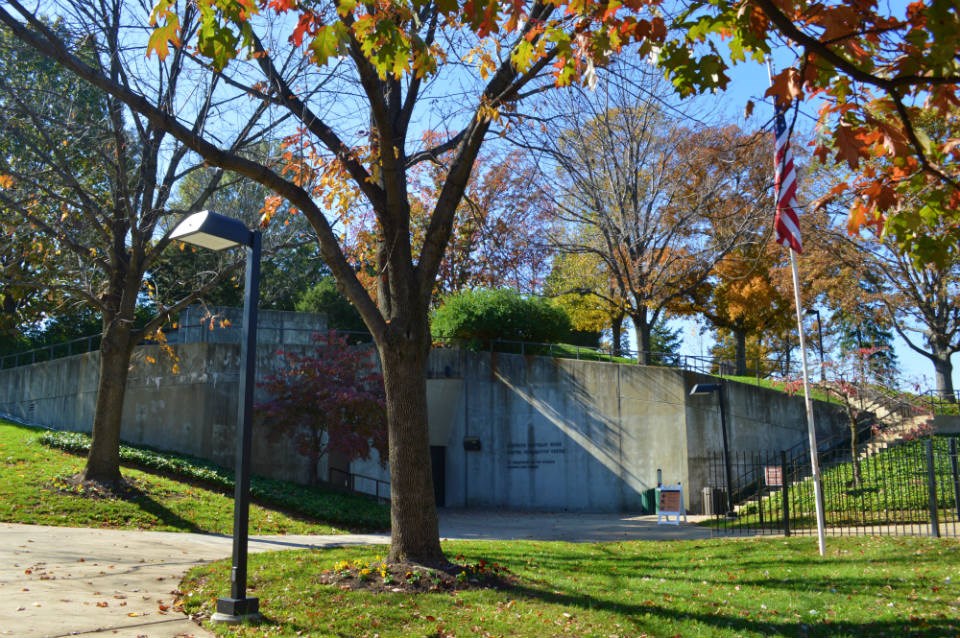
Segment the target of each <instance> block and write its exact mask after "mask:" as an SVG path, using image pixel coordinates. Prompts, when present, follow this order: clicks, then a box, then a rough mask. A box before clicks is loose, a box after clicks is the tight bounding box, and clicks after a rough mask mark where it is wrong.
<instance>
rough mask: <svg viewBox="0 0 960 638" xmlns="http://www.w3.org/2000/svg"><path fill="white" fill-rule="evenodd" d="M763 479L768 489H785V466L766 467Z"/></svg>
mask: <svg viewBox="0 0 960 638" xmlns="http://www.w3.org/2000/svg"><path fill="white" fill-rule="evenodd" d="M763 478H764V481H765V482H766V484H767V487H783V466H782V465H764V466H763Z"/></svg>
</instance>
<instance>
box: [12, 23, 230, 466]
mask: <svg viewBox="0 0 960 638" xmlns="http://www.w3.org/2000/svg"><path fill="white" fill-rule="evenodd" d="M98 7H99V8H94V7H93V6H89V7H88V6H84V7H82V8H81V10H82V11H83V15H84V16H85V17H87V18H89V19H91V20H92V19H93V18H94V17H95V16H96V17H97V18H99V19H101V21H100V22H98V24H97V28H96V29H89V30H82V31H78V30H75V29H73V28H71V25H69V24H67V23H66V22H65V21H61V22H58V23H57V24H56V25H55V26H51V25H48V24H47V23H45V22H42V21H40V20H39V19H35V20H36V22H35V25H36V27H37V28H39V29H41V30H43V31H44V32H45V33H47V34H48V36H49V37H51V38H55V39H57V40H58V41H59V42H61V44H62V46H64V47H69V48H72V50H73V53H72V54H71V55H73V56H74V59H75V60H77V62H78V63H81V64H83V65H85V67H86V68H89V69H90V70H91V71H92V72H95V73H97V74H98V75H100V76H102V77H104V78H110V81H111V82H113V83H115V84H116V85H117V86H119V87H123V88H124V90H127V91H132V90H134V89H135V88H140V89H142V90H143V91H144V93H143V94H142V96H141V99H143V100H144V101H145V102H146V103H148V104H152V105H154V108H158V109H161V108H162V109H166V108H169V107H170V105H172V104H174V103H175V102H176V99H177V95H178V91H179V90H180V88H181V85H180V81H181V80H183V79H184V78H183V76H182V75H181V71H182V70H183V64H184V61H185V60H186V58H187V56H186V52H181V51H177V52H176V53H175V54H174V55H172V56H171V57H169V58H168V59H167V61H166V62H165V63H159V62H155V63H154V64H153V65H152V66H150V67H149V68H139V69H138V74H143V78H142V79H144V80H147V79H148V78H152V80H153V83H152V87H151V83H150V82H144V84H142V85H141V84H140V82H139V81H140V78H138V77H134V76H133V75H131V74H129V73H128V71H129V69H127V68H126V67H125V66H124V64H125V62H126V61H128V60H129V58H127V57H126V56H127V52H126V51H124V50H123V49H122V48H121V43H123V42H124V41H125V39H126V37H127V32H126V31H125V30H124V29H123V28H122V27H121V25H120V24H119V23H118V21H117V19H116V17H117V15H116V13H118V12H119V7H118V6H114V7H113V9H114V10H115V12H114V13H111V12H110V11H107V12H106V13H103V14H101V13H99V11H100V10H107V9H109V8H110V7H108V6H107V5H98ZM195 16H196V11H195V10H193V9H191V10H188V11H186V12H185V14H184V20H185V24H187V25H191V26H190V28H193V26H194V25H195V21H194V17H195ZM74 26H75V25H74ZM77 33H81V34H82V35H81V36H77V35H75V34H77ZM0 38H2V46H3V48H2V51H0V144H3V145H6V146H8V152H2V153H0V224H2V227H3V231H4V235H5V236H7V237H9V238H10V241H8V242H4V244H3V248H2V250H3V252H4V253H5V254H4V256H3V259H2V263H3V264H4V270H3V272H2V273H0V275H2V276H4V277H5V278H6V279H7V282H8V283H13V284H15V285H18V286H24V287H32V288H36V289H40V290H45V291H49V294H53V295H56V296H57V297H59V298H62V299H70V300H73V301H74V302H79V303H82V304H84V305H86V306H87V307H89V309H91V310H92V311H93V312H94V313H95V314H96V315H99V317H100V320H101V326H102V331H103V336H102V339H101V344H100V375H99V380H98V386H97V399H96V407H95V412H94V420H93V432H92V434H93V438H92V442H91V447H90V452H89V455H88V457H87V463H86V468H85V470H84V473H83V478H84V479H85V480H91V481H98V482H105V483H106V482H116V481H119V480H121V479H122V477H121V475H120V463H119V441H120V426H121V417H122V410H123V398H124V393H125V390H126V381H127V375H128V371H129V369H130V356H131V353H132V350H133V347H134V346H135V345H136V344H137V343H138V342H140V341H141V340H142V339H143V338H144V337H145V336H146V335H149V334H151V333H154V332H155V331H156V330H157V329H158V328H159V327H160V326H161V325H162V324H163V323H165V322H166V321H167V320H168V317H169V316H170V315H171V313H173V312H176V311H177V310H178V309H179V308H182V307H184V306H185V305H186V304H187V303H188V302H189V301H190V299H191V298H192V297H194V296H195V295H196V294H197V292H198V289H197V288H192V289H191V290H192V291H193V292H191V293H190V294H188V295H187V297H186V298H183V299H179V300H174V301H173V302H171V303H169V304H165V303H164V302H163V300H161V299H160V298H158V297H156V295H155V293H156V288H155V286H152V285H151V283H150V281H149V276H148V273H149V272H150V271H151V269H152V268H153V267H155V266H156V264H157V260H158V259H159V258H160V255H161V253H162V252H163V250H164V248H165V247H166V246H167V244H168V240H167V239H166V236H165V232H166V231H167V230H168V229H169V226H170V220H169V217H168V216H169V211H168V209H167V205H168V201H169V197H170V194H171V192H172V190H173V188H174V185H175V184H176V182H177V180H178V178H179V177H180V176H181V175H182V174H184V173H186V172H189V171H190V170H191V168H192V166H193V165H194V164H195V160H196V157H195V156H193V159H194V164H191V162H190V161H189V160H190V157H191V156H190V153H189V149H188V148H187V147H186V146H185V145H184V144H182V143H177V142H174V141H173V140H172V137H171V136H170V135H169V134H168V133H166V132H165V131H164V130H163V128H162V127H158V126H156V125H154V124H152V123H151V122H149V121H148V120H147V119H145V118H143V117H142V116H140V115H139V114H138V113H136V112H134V111H130V110H128V109H127V108H126V107H125V106H124V104H123V102H122V101H121V100H119V99H117V98H116V97H113V96H110V95H107V94H104V93H102V92H100V91H98V90H97V89H95V88H94V87H92V86H91V85H89V84H88V83H86V82H83V81H81V79H80V78H78V77H76V76H75V75H74V74H72V73H69V72H67V71H66V70H65V69H62V68H60V67H58V66H56V65H51V61H50V60H49V59H47V58H46V57H44V56H42V55H40V54H38V53H37V52H36V51H35V50H34V49H32V48H30V47H28V46H26V45H25V44H24V43H22V42H21V41H19V40H17V39H15V38H13V37H12V36H11V32H10V30H8V29H6V28H4V29H3V31H2V33H0ZM217 81H218V80H217V79H215V78H214V79H211V84H210V85H208V86H207V87H205V90H201V91H200V93H199V95H200V96H201V101H200V102H199V103H196V104H194V105H193V106H194V107H195V109H196V110H195V114H196V118H197V119H196V128H197V130H199V129H201V128H202V127H203V126H204V125H205V124H206V121H207V116H208V115H209V112H210V108H211V106H212V102H211V89H212V87H213V86H215V84H216V82H217ZM197 88H198V87H197V86H196V85H191V86H190V87H188V90H189V91H194V90H195V89H197ZM239 139H240V140H242V139H243V136H241V137H240V138H239ZM11 146H12V150H10V149H9V147H11ZM25 260H29V261H31V262H32V264H33V265H32V266H31V267H30V268H25V267H23V264H24V263H25ZM11 266H12V267H11ZM11 278H13V281H11ZM199 290H201V291H202V287H201V288H200V289H199ZM147 298H153V301H154V303H156V304H157V305H156V313H155V314H154V315H153V316H152V317H150V318H148V319H146V320H145V321H139V322H138V321H137V319H138V317H137V310H138V308H139V307H141V306H142V303H143V300H144V299H147Z"/></svg>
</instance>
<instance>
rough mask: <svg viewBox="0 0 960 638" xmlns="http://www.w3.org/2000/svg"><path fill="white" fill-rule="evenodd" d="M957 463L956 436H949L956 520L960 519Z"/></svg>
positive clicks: (959, 480)
mask: <svg viewBox="0 0 960 638" xmlns="http://www.w3.org/2000/svg"><path fill="white" fill-rule="evenodd" d="M957 465H958V463H957V438H956V437H951V439H950V473H951V474H952V475H953V508H954V509H955V510H957V520H960V471H958V467H957Z"/></svg>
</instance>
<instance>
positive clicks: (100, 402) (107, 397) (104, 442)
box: [83, 320, 133, 483]
mask: <svg viewBox="0 0 960 638" xmlns="http://www.w3.org/2000/svg"><path fill="white" fill-rule="evenodd" d="M132 349H133V346H132V343H131V336H130V328H129V327H128V323H127V322H125V321H121V320H116V321H113V322H110V324H109V325H105V326H104V332H103V339H102V341H101V343H100V379H99V381H98V383H97V407H96V412H95V413H94V417H93V432H92V435H93V438H92V440H91V441H90V453H89V454H88V455H87V466H86V469H85V470H84V472H83V478H84V480H88V481H97V482H99V483H116V482H117V481H120V480H122V477H121V475H120V426H121V423H122V417H123V398H124V395H125V394H126V391H127V376H128V374H129V369H130V354H131V352H132Z"/></svg>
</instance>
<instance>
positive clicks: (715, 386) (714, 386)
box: [690, 383, 723, 397]
mask: <svg viewBox="0 0 960 638" xmlns="http://www.w3.org/2000/svg"><path fill="white" fill-rule="evenodd" d="M721 388H723V385H721V384H719V383H695V384H694V385H693V387H692V388H690V396H692V397H694V396H702V395H705V394H713V393H714V392H720V389H721Z"/></svg>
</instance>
